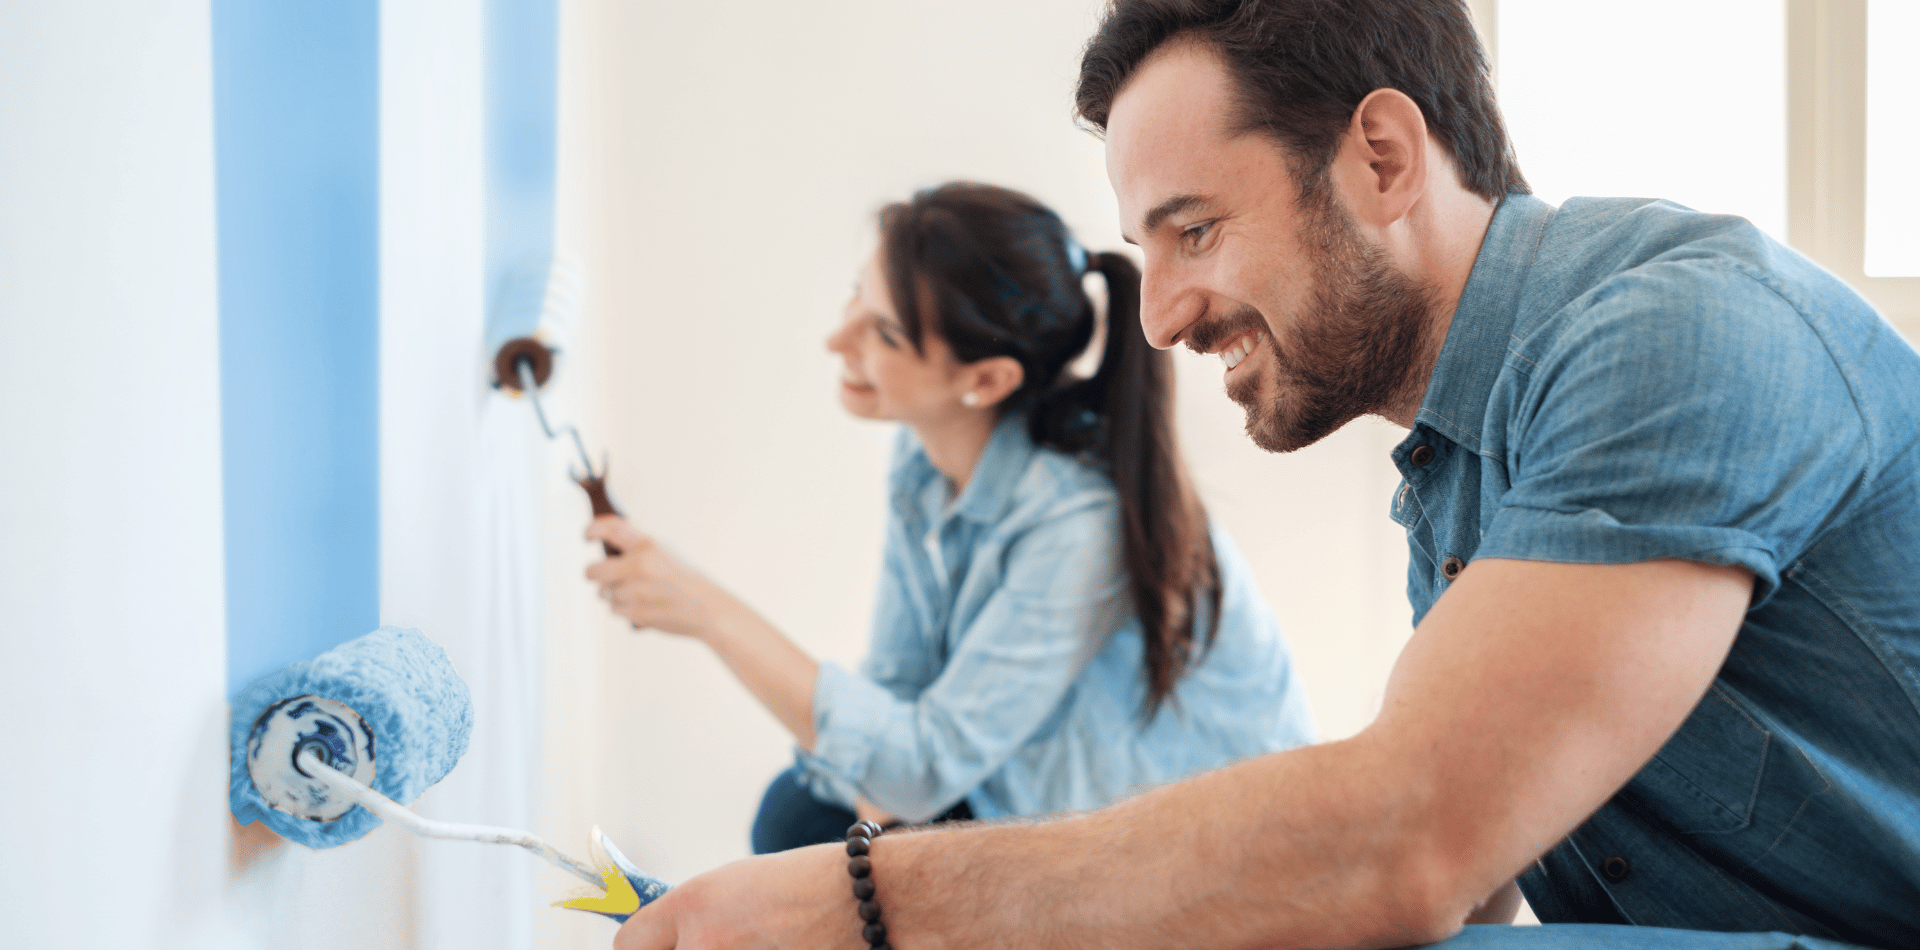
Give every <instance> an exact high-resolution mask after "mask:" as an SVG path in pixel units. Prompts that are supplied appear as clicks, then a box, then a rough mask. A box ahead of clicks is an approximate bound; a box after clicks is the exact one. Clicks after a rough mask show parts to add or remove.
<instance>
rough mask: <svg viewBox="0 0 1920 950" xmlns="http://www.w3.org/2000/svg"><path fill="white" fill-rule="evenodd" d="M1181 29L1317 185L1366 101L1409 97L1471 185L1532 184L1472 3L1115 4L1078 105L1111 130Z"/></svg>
mask: <svg viewBox="0 0 1920 950" xmlns="http://www.w3.org/2000/svg"><path fill="white" fill-rule="evenodd" d="M1175 39H1183V40H1184V39H1192V40H1197V41H1199V42H1201V43H1203V44H1205V45H1206V46H1207V47H1208V48H1210V49H1212V50H1213V52H1214V53H1215V54H1216V55H1218V56H1219V57H1220V59H1221V61H1222V62H1223V63H1224V64H1225V65H1226V67H1227V71H1228V73H1229V74H1230V75H1231V76H1232V80H1233V83H1234V86H1235V92H1236V95H1235V99H1236V100H1237V101H1236V102H1235V109H1234V112H1235V114H1234V115H1233V116H1232V117H1231V121H1232V122H1233V123H1234V127H1233V131H1234V132H1235V133H1246V132H1260V133H1264V134H1267V135H1270V136H1272V137H1273V138H1274V139H1276V140H1277V141H1278V142H1279V143H1280V144H1281V146H1282V147H1283V148H1284V149H1285V150H1286V151H1287V153H1288V156H1289V158H1290V160H1291V163H1292V165H1293V170H1294V174H1295V176H1296V177H1297V178H1299V179H1300V186H1301V190H1302V192H1303V193H1311V192H1314V191H1317V190H1318V188H1319V186H1320V185H1321V184H1322V182H1323V181H1324V177H1325V175H1326V170H1327V167H1328V165H1329V164H1331V163H1332V161H1333V156H1334V152H1335V150H1336V149H1337V147H1338V144H1339V140H1340V136H1341V134H1342V133H1344V132H1345V131H1346V130H1347V126H1348V123H1350V122H1351V121H1352V120H1353V110H1354V109H1356V108H1358V107H1359V105H1360V100H1362V99H1365V98H1366V97H1367V94H1368V93H1371V92H1373V91H1374V90H1376V89H1397V90H1399V91H1401V92H1403V93H1406V94H1407V96H1408V97H1409V98H1411V99H1412V100H1413V101H1414V103H1415V104H1417V105H1418V106H1419V107H1420V112H1421V114H1422V115H1424V116H1425V117H1426V121H1427V128H1429V129H1431V130H1432V131H1433V134H1434V136H1435V137H1436V138H1438V139H1439V140H1440V142H1441V144H1443V145H1445V146H1446V148H1447V151H1448V152H1449V153H1450V154H1452V156H1453V159H1454V163H1455V164H1456V165H1458V166H1459V169H1460V180H1461V183H1462V184H1463V185H1465V186H1466V188H1467V189H1468V190H1469V191H1472V192H1474V193H1475V194H1478V195H1481V196H1484V197H1487V198H1491V199H1493V200H1495V201H1498V200H1499V199H1500V197H1501V196H1503V195H1505V194H1507V193H1508V192H1513V191H1520V192H1525V191H1530V190H1531V189H1529V188H1528V187H1527V180H1526V179H1525V178H1524V177H1522V176H1521V174H1520V166H1519V163H1517V162H1516V161H1514V157H1513V147H1512V145H1511V144H1509V143H1508V141H1507V130H1506V126H1505V124H1504V123H1502V122H1501V120H1500V109H1499V106H1498V105H1497V104H1496V103H1495V101H1494V97H1493V83H1492V80H1491V78H1490V76H1489V74H1488V68H1487V57H1486V53H1485V51H1484V50H1482V49H1481V47H1480V38H1479V36H1478V35H1477V34H1475V33H1474V31H1473V18H1472V16H1471V14H1469V13H1468V11H1467V6H1466V2H1465V0H1113V2H1112V3H1111V4H1109V5H1108V7H1107V12H1106V15H1105V16H1104V17H1103V18H1102V19H1101V21H1100V28H1099V29H1098V30H1097V31H1095V33H1094V34H1093V39H1091V40H1089V41H1088V42H1087V50H1086V54H1085V55H1084V56H1083V57H1082V58H1081V60H1080V85H1079V90H1078V92H1077V94H1076V97H1075V99H1076V101H1075V105H1076V106H1077V108H1078V110H1079V113H1080V116H1081V117H1082V118H1083V119H1085V120H1086V121H1088V122H1090V123H1092V124H1093V125H1094V126H1095V127H1096V128H1098V129H1099V130H1100V131H1102V132H1105V131H1106V127H1107V116H1108V114H1109V113H1110V112H1111V111H1112V109H1113V100H1114V97H1115V96H1116V95H1118V94H1119V92H1120V89H1121V87H1122V86H1124V85H1125V84H1126V82H1127V80H1128V79H1129V78H1131V77H1132V76H1133V74H1134V72H1135V71H1136V70H1138V69H1139V68H1140V64H1141V63H1142V62H1144V61H1145V60H1146V59H1147V57H1148V56H1149V55H1151V54H1152V53H1153V52H1154V51H1155V50H1157V49H1159V48H1161V47H1162V46H1164V45H1166V44H1167V43H1168V42H1169V41H1171V40H1175Z"/></svg>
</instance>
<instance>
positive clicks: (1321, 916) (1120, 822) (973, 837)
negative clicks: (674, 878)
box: [875, 739, 1491, 950]
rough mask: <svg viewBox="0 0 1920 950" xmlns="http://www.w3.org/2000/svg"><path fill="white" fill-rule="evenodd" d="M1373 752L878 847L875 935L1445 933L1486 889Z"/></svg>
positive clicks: (1328, 937)
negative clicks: (881, 921)
mask: <svg viewBox="0 0 1920 950" xmlns="http://www.w3.org/2000/svg"><path fill="white" fill-rule="evenodd" d="M1377 755H1378V753H1377V752H1376V751H1375V750H1374V749H1372V748H1370V746H1369V744H1368V742H1367V741H1365V740H1364V739H1361V740H1349V741H1347V742H1340V743H1330V744H1326V745H1321V746H1314V747H1309V748H1305V749H1298V750H1294V751H1292V752H1286V753H1280V754H1276V755H1271V756H1267V757H1264V758H1261V759H1255V760H1252V761H1249V762H1243V763H1240V764H1239V765H1236V766H1232V767H1230V768H1226V769H1222V770H1219V771H1217V772H1213V773H1210V774H1208V775H1203V776H1199V777H1197V778H1194V779H1190V780H1188V781H1185V782H1180V783H1176V784H1174V785H1169V786H1166V787H1163V788H1160V789H1156V790H1154V791H1152V792H1149V793H1147V794H1144V795H1141V796H1140V797H1138V798H1135V799H1133V800H1130V801H1128V802H1124V803H1122V804H1119V805H1116V806H1113V807H1111V808H1108V809H1104V810H1102V811H1099V812H1094V813H1091V814H1087V815H1081V816H1076V817H1073V818H1069V819H1064V820H1060V821H1055V822H1051V823H1047V824H1037V825H1033V824H1027V825H1011V826H969V827H962V828H956V829H953V830H951V831H933V832H928V833H918V834H911V835H902V836H899V837H898V838H896V839H892V840H886V839H883V840H882V841H881V842H879V843H877V844H876V847H875V874H876V876H877V879H878V881H879V884H880V887H881V891H882V905H883V906H884V907H885V908H886V918H887V921H888V928H889V934H890V941H891V942H893V943H894V944H895V945H896V946H899V947H901V948H902V950H934V948H949V947H951V948H961V947H966V948H973V947H981V946H996V947H1048V948H1060V947H1089V948H1128V947H1141V948H1161V947H1168V946H1208V947H1233V946H1249V945H1256V944H1257V945H1260V946H1267V947H1287V946H1300V947H1327V946H1406V945H1409V944H1413V943H1419V942H1425V941H1427V940H1430V939H1434V938H1437V937H1442V936H1445V935H1446V934H1448V933H1451V932H1452V931H1453V930H1454V929H1457V928H1458V926H1459V925H1460V924H1461V922H1462V921H1463V920H1464V918H1465V916H1466V913H1467V911H1468V909H1470V907H1471V906H1472V904H1473V903H1474V902H1476V901H1478V900H1479V899H1481V898H1483V897H1484V896H1485V895H1484V894H1479V895H1473V894H1470V892H1471V890H1472V889H1473V885H1472V884H1470V883H1468V882H1466V881H1464V880H1457V879H1456V880H1447V878H1449V877H1456V876H1457V875H1456V873H1455V869H1451V868H1442V867H1437V866H1435V862H1434V861H1433V860H1432V856H1431V855H1430V854H1427V853H1424V852H1425V851H1426V849H1425V848H1424V847H1423V845H1422V842H1423V841H1432V840H1437V839H1438V837H1439V836H1436V835H1433V834H1428V833H1426V832H1425V829H1423V828H1422V827H1420V826H1421V824H1422V823H1423V822H1425V821H1427V820H1429V810H1428V809H1426V808H1425V807H1424V805H1423V799H1424V798H1425V796H1424V795H1423V793H1422V792H1421V791H1420V790H1419V789H1417V788H1414V787H1412V786H1411V785H1409V784H1405V783H1398V784H1396V778H1397V776H1396V775H1395V773H1396V772H1398V771H1399V770H1397V769H1394V768H1392V767H1391V765H1390V764H1386V763H1380V762H1375V761H1368V760H1369V759H1370V758H1373V757H1376V756H1377ZM1383 766H1384V767H1383ZM1363 776H1366V777H1371V779H1372V780H1369V779H1362V778H1360V777H1363ZM1283 802H1284V804H1282V803H1283ZM1490 889H1491V888H1489V890H1490ZM1462 894H1466V895H1467V896H1462Z"/></svg>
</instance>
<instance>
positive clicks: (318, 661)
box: [228, 627, 667, 921]
mask: <svg viewBox="0 0 1920 950" xmlns="http://www.w3.org/2000/svg"><path fill="white" fill-rule="evenodd" d="M472 732H473V703H472V700H471V699H470V698H469V697H468V694H467V684H466V683H465V682H463V681H461V679H460V676H459V674H458V673H455V672H454V669H453V664H452V663H451V662H450V661H449V660H448V659H447V654H446V651H445V650H443V649H441V648H440V645H439V644H437V643H434V642H433V641H432V640H429V639H427V637H426V636H425V635H423V634H421V633H420V632H419V631H417V630H408V629H403V628H400V627H381V628H380V629H378V630H375V631H374V632H372V633H369V634H367V635H366V636H363V637H360V638H358V639H355V640H349V641H348V642H346V643H343V644H341V645H340V646H337V647H335V648H333V649H331V650H328V651H327V652H325V653H322V654H320V655H319V656H316V657H314V658H313V659H310V660H307V661H305V662H302V663H295V664H293V665H291V666H287V667H283V668H281V669H278V670H275V671H273V672H271V673H268V674H267V675H265V676H263V677H261V678H259V679H257V680H255V681H254V682H253V683H251V684H249V685H248V686H247V688H246V689H244V690H242V691H241V692H240V695H239V696H237V697H235V698H234V701H233V725H232V732H231V741H232V753H233V759H232V775H231V778H230V782H229V788H228V801H229V805H230V806H231V808H232V809H233V816H234V818H235V819H237V820H238V821H239V822H240V823H241V824H243V825H245V824H252V823H254V822H256V821H259V822H264V823H265V824H266V825H267V827H269V828H271V829H273V830H274V831H275V832H277V833H279V835H280V836H281V837H283V838H286V839H287V840H289V841H294V842H298V843H300V844H303V845H306V846H307V847H309V848H331V847H336V846H339V845H342V844H347V843H349V842H352V841H357V840H359V839H360V838H362V837H364V836H366V834H367V833H368V832H370V831H372V830H373V829H374V828H376V827H378V826H379V825H380V824H381V822H382V821H383V820H384V821H388V822H392V823H394V824H396V825H399V826H401V827H403V828H406V829H407V830H409V831H412V832H413V833H415V834H419V835H423V836H426V837H432V838H450V839H456V840H464V841H480V842H486V843H492V844H509V845H514V846H516V847H520V848H524V849H525V850H527V851H529V852H531V853H532V854H534V855H536V856H538V857H540V858H542V859H543V860H546V861H547V862H549V863H551V864H553V865H554V866H555V867H558V868H560V869H562V870H564V871H566V872H568V873H570V874H573V875H575V876H576V877H579V878H581V879H582V880H585V881H587V882H588V883H590V884H593V885H595V886H596V887H600V888H603V889H604V890H605V892H606V893H605V896H603V897H602V896H595V897H586V898H575V899H573V900H568V901H561V902H560V903H559V904H558V905H557V906H563V907H571V908H574V909H577V910H586V911H592V912H594V913H598V914H602V915H604V916H607V917H611V918H613V919H615V920H618V921H624V920H626V918H627V916H628V915H629V914H632V913H633V912H634V911H636V910H639V909H640V908H641V907H644V906H646V905H647V904H649V903H651V902H652V901H653V900H654V899H656V898H658V897H659V896H660V895H661V894H664V893H666V890H667V885H665V884H664V883H661V882H660V881H657V880H655V879H653V878H652V877H649V876H648V875H646V874H644V873H642V872H641V871H640V870H639V869H638V868H635V867H634V866H633V864H632V862H630V861H628V860H627V859H626V856H625V855H622V854H621V853H620V851H619V849H618V848H615V847H614V846H613V842H611V841H609V840H607V838H606V836H605V835H604V834H602V833H601V831H600V829H599V828H597V827H596V828H594V829H593V833H592V835H591V837H590V839H589V842H590V848H591V852H590V853H591V856H592V858H593V862H592V864H588V863H587V862H584V861H580V860H577V859H575V858H573V857H570V856H568V855H567V854H566V853H565V852H562V851H561V850H560V849H558V848H555V847H554V846H553V845H551V844H548V843H547V842H546V841H543V840H541V839H540V838H539V837H537V836H535V835H532V834H529V833H527V832H524V831H517V830H514V829H511V828H494V827H489V826H485V825H462V824H453V823H450V822H438V821H429V820H427V819H425V818H421V817H420V816H419V815H416V814H414V813H413V812H412V811H409V810H408V809H407V807H406V804H405V803H408V802H412V801H413V800H414V799H416V798H418V797H419V796H420V793H422V792H424V791H426V790H427V788H428V786H431V785H432V784H433V783H435V782H438V781H439V780H440V779H442V778H444V777H446V775H447V773H448V772H450V771H452V770H453V767H454V764H455V763H457V762H458V761H459V760H460V756H461V755H462V754H463V753H465V752H466V750H467V740H468V737H469V736H470V735H471V734H472Z"/></svg>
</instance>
